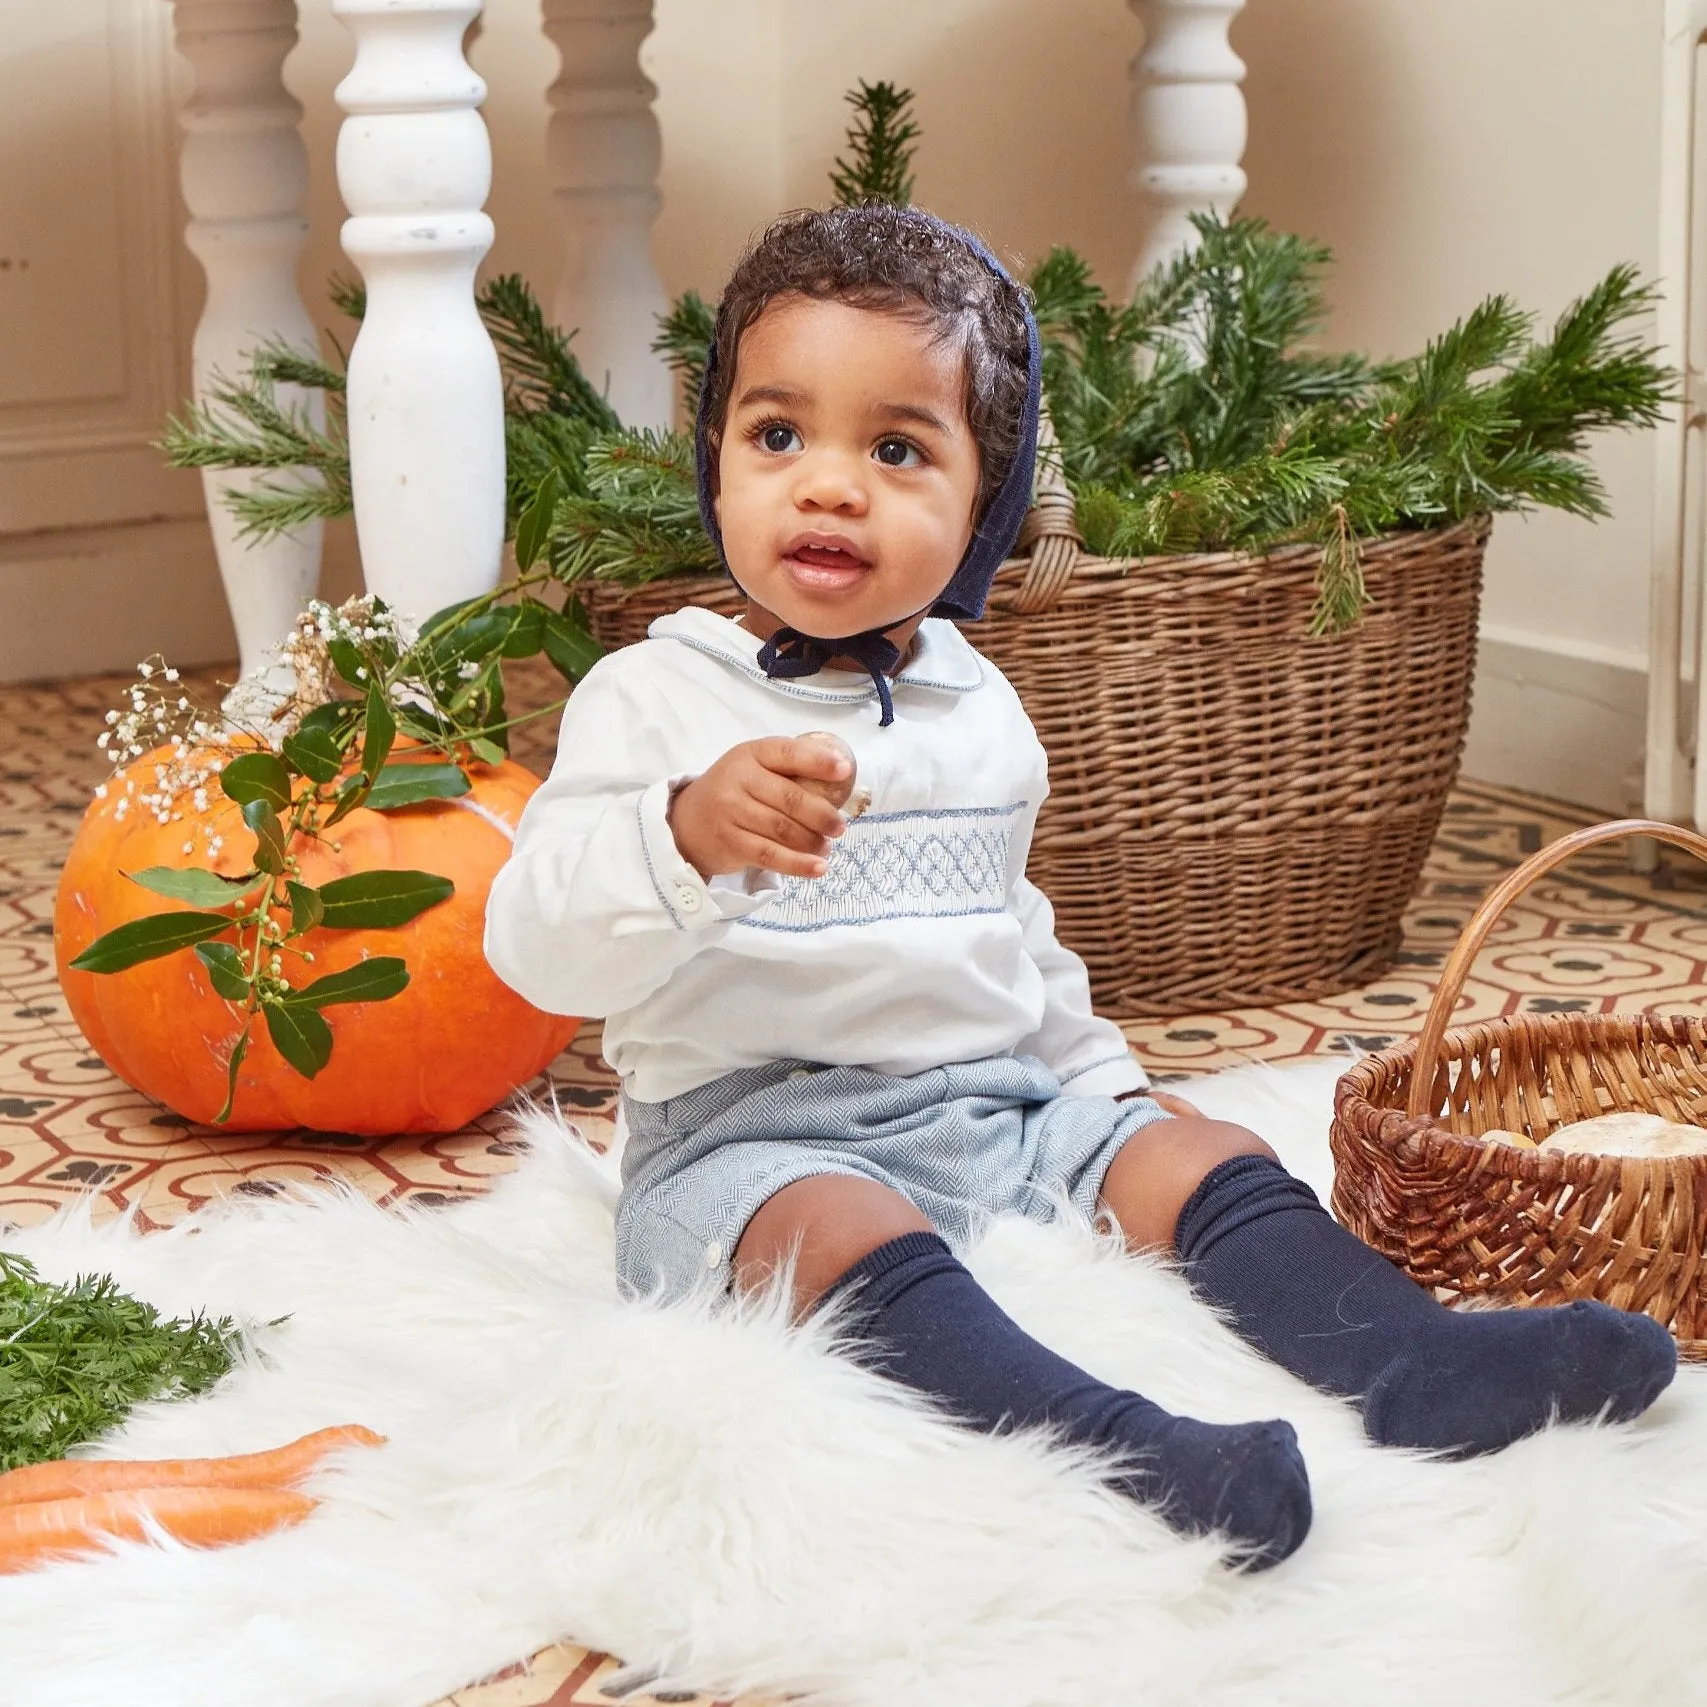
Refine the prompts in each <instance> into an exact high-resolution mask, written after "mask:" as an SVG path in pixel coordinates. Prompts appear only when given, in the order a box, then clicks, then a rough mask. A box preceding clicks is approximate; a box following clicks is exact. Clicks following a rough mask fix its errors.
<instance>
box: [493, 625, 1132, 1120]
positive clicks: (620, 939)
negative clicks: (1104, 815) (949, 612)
mask: <svg viewBox="0 0 1707 1707" xmlns="http://www.w3.org/2000/svg"><path fill="white" fill-rule="evenodd" d="M649 634H650V638H648V639H646V640H644V641H642V642H640V643H639V644H638V645H635V646H629V647H625V648H623V649H622V650H620V651H617V652H613V653H611V654H610V655H609V656H608V657H605V658H603V659H601V660H600V661H599V663H598V664H597V665H595V666H594V668H593V669H592V670H590V671H589V672H588V674H587V676H586V677H585V679H584V680H583V681H582V682H581V683H580V684H579V685H578V686H577V687H576V689H575V691H574V693H573V695H572V696H571V698H570V700H569V705H568V708H567V710H566V711H565V712H564V716H563V727H562V732H561V734H560V735H559V738H558V744H557V759H556V763H555V764H554V765H553V766H552V770H551V775H550V777H549V778H548V779H547V781H546V782H545V783H544V784H543V785H542V786H541V788H540V789H539V791H538V793H536V794H535V795H534V796H533V798H532V799H531V800H530V801H529V802H528V804H527V808H526V810H525V811H524V812H523V814H522V818H521V823H520V825H519V826H518V828H517V831H516V841H515V848H514V851H513V853H512V854H511V857H510V860H509V863H508V864H507V865H506V866H505V867H504V868H503V869H502V870H501V871H500V872H499V874H498V878H497V881H496V882H495V883H494V884H493V886H492V892H491V898H490V900H489V902H488V904H487V910H486V956H487V959H488V960H490V962H491V963H492V966H493V968H494V969H495V970H496V971H497V973H498V975H499V976H500V977H501V978H502V979H503V980H504V981H505V982H506V983H507V984H509V985H511V986H512V987H513V988H515V989H516V990H517V991H519V992H520V993H521V994H522V995H523V996H525V997H526V998H527V999H528V1000H529V1001H530V1002H532V1003H533V1004H534V1005H535V1006H536V1007H540V1008H544V1009H547V1010H548V1011H550V1012H552V1013H561V1014H578V1015H581V1016H582V1017H584V1018H602V1019H603V1020H604V1021H605V1032H604V1049H605V1057H606V1059H607V1060H608V1061H609V1062H610V1064H611V1066H612V1067H613V1068H614V1069H615V1070H616V1071H617V1072H618V1073H619V1074H620V1075H621V1076H622V1080H623V1086H624V1089H625V1091H626V1092H627V1094H628V1095H629V1096H631V1097H633V1098H635V1099H636V1100H638V1101H642V1102H659V1101H663V1100H664V1099H666V1098H669V1097H673V1096H680V1095H681V1094H683V1093H684V1092H686V1091H689V1090H692V1089H693V1088H695V1087H696V1086H698V1085H702V1084H705V1083H707V1082H708V1081H710V1080H712V1079H716V1078H719V1077H721V1076H722V1075H723V1074H725V1073H730V1072H733V1071H735V1070H736V1069H737V1068H742V1067H753V1066H758V1065H761V1064H763V1063H765V1062H770V1061H777V1060H788V1059H797V1060H801V1061H812V1062H820V1063H825V1064H829V1065H837V1066H852V1065H857V1066H865V1067H871V1068H874V1069H876V1070H877V1071H879V1072H883V1073H890V1074H895V1075H905V1074H911V1073H919V1072H924V1071H926V1070H927V1069H930V1068H933V1067H942V1066H947V1065H949V1064H950V1063H954V1062H961V1061H973V1060H979V1059H982V1058H984V1057H986V1056H991V1055H1006V1054H1025V1055H1032V1056H1036V1057H1037V1058H1039V1059H1040V1060H1041V1061H1042V1062H1043V1063H1044V1064H1045V1065H1046V1066H1047V1067H1049V1068H1050V1069H1051V1070H1052V1071H1053V1072H1054V1073H1055V1075H1056V1076H1057V1077H1058V1078H1059V1079H1060V1081H1061V1084H1062V1088H1063V1090H1065V1091H1066V1092H1068V1093H1072V1094H1082V1095H1099V1096H1115V1095H1118V1094H1119V1093H1121V1092H1123V1091H1129V1090H1136V1089H1140V1088H1142V1087H1143V1086H1144V1085H1145V1084H1146V1083H1147V1081H1146V1079H1145V1076H1144V1073H1143V1070H1142V1069H1141V1068H1140V1067H1139V1066H1138V1063H1137V1062H1136V1060H1134V1058H1133V1056H1132V1054H1131V1052H1130V1051H1129V1050H1128V1048H1127V1045H1126V1040H1125V1038H1124V1037H1122V1035H1121V1033H1120V1031H1119V1030H1118V1029H1117V1028H1116V1027H1115V1026H1114V1025H1113V1024H1112V1023H1111V1022H1110V1021H1108V1020H1105V1019H1099V1018H1097V1017H1096V1016H1095V1015H1093V1014H1092V1012H1091V1001H1090V986H1089V981H1088V979H1087V977H1086V974H1085V968H1084V963H1083V962H1082V961H1081V960H1080V959H1079V957H1078V956H1077V955H1075V954H1073V953H1072V952H1070V951H1069V950H1068V949H1065V948H1063V947H1062V946H1061V944H1060V943H1058V942H1057V941H1056V940H1055V917H1054V912H1053V910H1052V909H1051V907H1050V905H1049V902H1048V900H1047V898H1046V897H1045V896H1044V895H1043V893H1042V891H1041V890H1039V889H1038V888H1037V887H1036V886H1035V885H1034V884H1032V883H1031V882H1029V881H1028V880H1027V878H1026V876H1025V862H1026V853H1027V850H1028V849H1029V847H1030V845H1031V834H1032V827H1033V825H1034V824H1035V823H1036V821H1037V810H1038V807H1039V806H1040V805H1041V804H1042V802H1043V797H1044V795H1045V794H1046V793H1047V792H1048V764H1047V760H1046V758H1045V755H1044V751H1043V747H1042V745H1041V743H1040V742H1039V741H1038V739H1037V734H1036V731H1035V730H1034V729H1033V728H1032V726H1031V720H1030V718H1028V717H1027V716H1026V714H1025V710H1024V708H1023V707H1022V706H1021V704H1020V702H1019V696H1018V695H1017V694H1016V693H1015V692H1014V690H1013V688H1012V687H1011V686H1010V685H1009V684H1008V681H1007V679H1006V678H1005V677H1004V676H1003V675H1002V674H1001V672H1000V671H999V670H997V669H996V668H995V667H994V666H993V665H992V664H990V663H989V661H988V660H987V659H985V658H982V657H981V656H980V655H979V654H978V653H977V652H976V651H974V650H973V648H972V647H971V646H970V645H969V644H968V643H967V641H966V640H965V639H964V638H963V636H962V635H961V634H960V632H959V630H958V629H957V628H955V626H954V625H953V624H952V623H950V622H945V621H939V620H934V619H932V620H927V621H926V622H925V623H923V624H922V625H921V627H920V629H919V633H918V640H917V643H916V645H915V647H914V650H913V654H912V657H911V658H910V660H909V662H908V663H907V665H906V667H905V668H904V669H903V670H902V671H901V672H900V673H899V674H898V675H897V676H896V677H895V679H894V682H893V684H892V686H893V695H894V702H895V721H894V723H893V724H891V725H890V726H889V727H888V728H887V729H883V728H879V727H878V716H879V708H878V703H877V693H876V689H875V687H874V686H873V685H872V683H871V681H870V680H869V679H868V678H867V677H866V676H864V675H863V674H855V673H853V672H850V671H846V670H821V671H819V672H818V673H817V674H816V675H812V676H805V677H800V678H797V679H795V680H792V681H781V680H772V679H771V678H769V677H767V676H766V675H765V674H764V673H763V671H762V670H761V669H760V668H759V665H758V662H757V657H758V652H759V649H760V643H759V641H758V640H757V639H756V638H755V637H754V636H753V635H751V634H749V633H748V632H747V631H746V630H745V629H744V628H742V627H741V626H740V625H739V624H738V623H735V622H733V621H731V620H730V619H728V618H727V617H722V616H718V615H716V614H715V613H713V612H711V611H707V610H702V609H696V608H689V609H686V610H680V611H677V612H676V614H675V615H674V616H667V617H662V618H660V619H659V620H658V621H656V622H654V623H653V624H652V626H651V629H650V631H649ZM819 729H822V730H828V731H830V732H831V733H832V734H835V735H839V736H840V737H841V738H842V740H844V741H846V742H847V744H848V745H849V746H850V747H851V748H852V749H853V751H854V755H855V757H856V759H857V761H858V765H859V775H858V778H857V782H858V785H859V786H860V787H861V788H865V789H869V790H870V793H871V804H870V806H869V808H868V809H867V810H866V811H865V812H864V813H863V814H862V815H861V816H859V817H857V818H854V819H853V820H851V821H850V823H849V824H848V827H847V832H846V834H845V835H843V836H842V837H841V838H840V840H838V841H836V842H834V843H832V851H831V853H830V856H829V870H828V871H827V872H826V874H825V875H824V876H823V877H820V878H800V877H785V876H780V875H778V874H777V873H775V872H769V871H761V870H758V869H757V868H753V867H749V868H748V869H747V870H745V871H743V872H738V873H735V874H733V875H730V876H719V877H714V878H712V879H711V880H710V881H709V882H707V881H706V880H705V879H703V878H701V876H700V875H699V873H698V872H697V871H696V870H695V869H694V868H693V866H691V865H690V864H689V863H688V862H687V860H685V859H684V858H683V857H682V855H681V852H680V851H679V850H678V849H677V847H676V844H675V839H674V837H673V835H672V834H671V831H670V827H669V824H668V822H667V821H666V817H665V814H666V811H667V809H668V806H669V800H670V791H671V787H672V785H673V784H677V783H681V782H684V781H686V780H688V779H690V778H692V777H695V776H698V775H699V774H700V773H702V772H703V771H705V770H707V769H708V768H709V767H710V766H711V765H712V764H713V763H714V762H715V761H716V760H717V759H718V758H720V757H721V756H722V755H723V754H724V753H726V752H727V751H728V750H729V749H730V748H731V747H734V746H737V745H738V744H740V743H741V742H743V741H752V740H756V739H758V738H759V737H761V736H767V735H784V736H795V735H804V734H806V733H807V732H808V731H810V730H819Z"/></svg>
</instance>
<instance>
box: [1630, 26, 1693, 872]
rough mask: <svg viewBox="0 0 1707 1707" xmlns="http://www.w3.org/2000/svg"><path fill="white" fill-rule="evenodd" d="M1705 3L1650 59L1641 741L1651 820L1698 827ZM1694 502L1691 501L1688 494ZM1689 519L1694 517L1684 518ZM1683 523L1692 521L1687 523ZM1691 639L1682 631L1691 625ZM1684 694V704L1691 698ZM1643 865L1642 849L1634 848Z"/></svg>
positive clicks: (1648, 857) (1648, 855) (1668, 31)
mask: <svg viewBox="0 0 1707 1707" xmlns="http://www.w3.org/2000/svg"><path fill="white" fill-rule="evenodd" d="M1704 41H1707V0H1666V9H1665V30H1664V41H1663V44H1662V49H1661V52H1662V59H1661V97H1660V161H1659V191H1660V194H1659V204H1660V205H1659V282H1660V288H1661V292H1662V294H1661V296H1660V299H1659V301H1658V302H1657V303H1656V304H1655V310H1654V341H1655V344H1656V345H1657V346H1658V351H1659V359H1660V360H1661V361H1663V362H1665V363H1667V364H1668V365H1669V366H1671V367H1674V368H1676V369H1677V370H1678V371H1679V372H1680V373H1681V374H1682V376H1683V386H1682V390H1683V399H1682V401H1681V402H1680V403H1677V404H1674V405H1673V406H1672V408H1671V409H1670V410H1669V411H1668V413H1667V415H1666V418H1665V419H1664V420H1663V421H1661V422H1660V424H1659V427H1658V430H1657V432H1656V433H1655V436H1654V535H1653V538H1654V547H1653V552H1654V554H1653V559H1652V565H1651V571H1650V583H1649V584H1650V598H1649V633H1648V743H1647V747H1648V750H1647V766H1646V777H1645V787H1644V795H1645V804H1646V810H1647V814H1648V816H1649V817H1650V818H1659V819H1662V820H1665V821H1667V822H1670V823H1687V822H1689V821H1691V820H1692V819H1693V821H1694V822H1695V823H1696V824H1697V825H1698V826H1699V825H1704V824H1707V767H1703V766H1702V765H1701V763H1700V755H1701V753H1702V751H1703V750H1707V749H1704V747H1703V740H1702V737H1703V734H1704V732H1707V730H1704V727H1703V726H1704V723H1707V694H1703V693H1702V692H1701V685H1700V675H1701V662H1700V661H1701V655H1702V644H1701V629H1702V624H1703V619H1704V603H1703V599H1702V596H1701V594H1702V588H1701V568H1702V540H1701V523H1700V508H1701V490H1702V459H1703V449H1704V436H1707V389H1704V383H1703V381H1704V375H1703V369H1704V368H1707V354H1704V352H1703V351H1702V349H1701V347H1700V337H1699V332H1698V329H1697V327H1696V325H1695V320H1696V315H1695V313H1694V311H1693V309H1692V305H1693V302H1694V296H1695V267H1694V257H1695V248H1696V241H1697V238H1696V231H1695V204H1696V183H1697V175H1698V170H1699V161H1698V150H1699V139H1698V136H1697V127H1696V101H1697V90H1698V88H1699V83H1700V53H1701V48H1702V44H1703V42H1704ZM1692 492H1693V494H1694V499H1695V501H1694V502H1693V503H1692V502H1691V494H1692ZM1692 512H1693V515H1692ZM1692 523H1693V525H1692ZM1691 627H1692V628H1693V632H1689V629H1690V628H1691ZM1692 698H1693V700H1694V703H1693V704H1691V703H1690V701H1691V699H1692ZM1641 863H1644V864H1651V863H1652V848H1651V847H1649V848H1645V849H1643V850H1642V853H1641Z"/></svg>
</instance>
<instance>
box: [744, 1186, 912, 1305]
mask: <svg viewBox="0 0 1707 1707" xmlns="http://www.w3.org/2000/svg"><path fill="white" fill-rule="evenodd" d="M931 1231H933V1229H932V1227H931V1224H930V1222H929V1221H928V1220H927V1219H926V1218H925V1217H924V1215H922V1214H921V1213H920V1212H919V1210H918V1209H917V1208H915V1207H914V1205H913V1204H912V1203H911V1202H910V1201H909V1200H908V1199H907V1198H905V1197H903V1196H902V1195H901V1194H900V1193H899V1192H898V1191H894V1190H892V1189H891V1188H890V1187H888V1186H886V1185H883V1184H881V1183H879V1182H878V1181H876V1180H870V1179H864V1178H861V1177H859V1176H857V1175H852V1174H815V1175H813V1176H812V1177H811V1178H808V1179H801V1180H795V1181H794V1182H793V1183H792V1184H790V1185H785V1186H784V1187H783V1188H782V1189H781V1190H780V1191H778V1192H776V1193H774V1194H773V1195H772V1196H771V1197H769V1198H767V1199H766V1200H765V1202H764V1203H763V1204H761V1205H760V1206H759V1209H758V1212H757V1213H756V1214H755V1215H754V1216H753V1218H752V1220H750V1221H749V1222H748V1223H747V1227H746V1231H745V1232H744V1233H743V1234H742V1235H741V1242H740V1244H739V1245H738V1246H737V1248H736V1252H735V1275H736V1279H737V1280H738V1281H739V1283H740V1285H741V1287H742V1289H743V1290H745V1291H752V1290H754V1289H755V1288H758V1287H762V1286H765V1285H768V1284H769V1283H770V1281H771V1280H772V1278H773V1277H774V1276H775V1274H776V1272H777V1271H778V1269H780V1268H782V1267H784V1266H786V1265H788V1264H789V1263H792V1264H793V1271H794V1297H795V1304H796V1307H797V1309H799V1310H800V1311H801V1313H803V1314H804V1313H805V1312H806V1311H809V1310H810V1309H811V1308H812V1307H813V1305H815V1304H816V1303H817V1302H818V1300H819V1299H820V1298H821V1297H822V1296H823V1295H824V1293H825V1292H827V1291H828V1290H829V1289H830V1287H831V1286H833V1285H834V1284H835V1283H836V1281H837V1280H839V1279H840V1278H841V1276H842V1275H844V1274H846V1273H847V1271H848V1270H849V1269H850V1268H852V1267H853V1266H854V1264H855V1263H857V1262H860V1261H862V1260H863V1259H864V1258H866V1257H868V1256H870V1255H871V1253H872V1252H873V1251H874V1250H876V1249H877V1248H878V1247H879V1246H880V1245H886V1244H888V1243H889V1241H890V1240H891V1239H898V1238H901V1237H902V1236H903V1235H904V1234H907V1233H928V1232H931Z"/></svg>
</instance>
